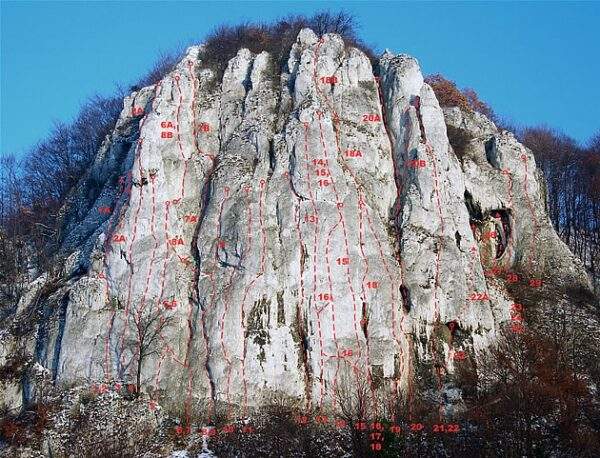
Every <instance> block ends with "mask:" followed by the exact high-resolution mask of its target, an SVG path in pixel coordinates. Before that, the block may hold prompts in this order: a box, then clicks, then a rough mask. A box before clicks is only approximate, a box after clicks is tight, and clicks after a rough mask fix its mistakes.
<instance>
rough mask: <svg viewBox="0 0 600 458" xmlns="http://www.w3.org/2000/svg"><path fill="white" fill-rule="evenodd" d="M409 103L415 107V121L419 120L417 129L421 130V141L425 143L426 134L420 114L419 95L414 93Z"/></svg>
mask: <svg viewBox="0 0 600 458" xmlns="http://www.w3.org/2000/svg"><path fill="white" fill-rule="evenodd" d="M410 104H411V105H412V106H413V107H415V111H416V113H417V121H418V122H419V131H420V132H421V143H427V135H425V125H424V124H423V115H422V114H421V97H420V96H418V95H415V96H414V97H413V99H412V100H411V102H410Z"/></svg>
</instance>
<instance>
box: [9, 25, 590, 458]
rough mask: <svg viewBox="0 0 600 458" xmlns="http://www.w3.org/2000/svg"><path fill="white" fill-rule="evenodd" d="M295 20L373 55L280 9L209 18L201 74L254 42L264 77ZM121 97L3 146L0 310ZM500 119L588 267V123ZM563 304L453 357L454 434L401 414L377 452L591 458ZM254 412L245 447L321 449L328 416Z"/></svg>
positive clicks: (165, 59)
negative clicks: (484, 347)
mask: <svg viewBox="0 0 600 458" xmlns="http://www.w3.org/2000/svg"><path fill="white" fill-rule="evenodd" d="M303 27H310V28H312V29H313V30H314V31H315V32H316V33H317V34H319V35H322V34H324V33H329V32H333V33H338V34H340V35H341V36H342V37H343V38H344V40H345V42H346V44H347V45H348V46H355V47H358V48H360V49H362V50H363V51H364V52H365V53H366V54H367V55H368V56H369V57H370V58H371V60H372V61H375V57H374V55H375V53H374V51H373V50H372V49H371V48H369V47H368V46H366V45H365V44H364V43H363V42H362V41H361V40H360V39H359V38H358V35H357V26H356V23H355V21H354V19H353V18H352V17H351V16H350V15H347V14H345V13H336V14H330V13H321V14H317V15H315V16H312V17H304V16H291V17H288V18H284V19H282V20H280V21H277V22H275V23H273V24H249V23H248V24H242V25H238V26H222V27H219V28H217V29H215V30H214V31H213V32H211V33H210V34H209V35H208V36H207V37H206V40H205V41H204V44H205V46H204V48H203V50H202V51H201V53H202V54H201V59H202V60H203V65H204V66H205V67H206V68H209V69H211V70H213V71H214V72H215V74H216V75H217V81H218V78H220V77H221V76H222V74H223V71H224V70H225V66H226V64H227V62H228V60H229V59H230V58H232V57H233V56H234V55H235V54H236V53H237V51H238V50H239V49H240V48H243V47H246V48H248V49H250V50H251V51H252V52H255V53H258V52H261V51H267V52H269V53H270V54H271V55H272V57H273V60H274V63H275V64H276V68H275V69H274V74H275V75H278V74H280V73H281V71H282V70H284V69H285V65H286V61H287V56H288V54H289V50H290V48H291V46H292V44H293V43H294V41H295V40H296V36H297V34H298V32H299V31H300V30H301V29H302V28H303ZM180 57H181V55H180V54H178V53H174V54H172V55H163V56H161V58H160V59H159V60H158V62H157V64H156V65H155V67H154V68H153V69H152V70H151V71H150V72H149V73H148V74H147V75H145V76H144V77H142V78H140V80H139V81H137V82H135V84H134V85H133V86H132V88H131V89H132V90H137V89H139V88H141V87H144V86H147V85H150V84H154V83H156V82H157V81H159V80H160V79H161V78H162V77H163V76H164V75H165V74H166V73H168V72H169V71H171V70H172V69H173V67H174V65H175V64H176V63H177V62H178V60H179V59H180ZM427 81H428V83H429V84H430V85H431V86H432V87H433V89H434V91H435V93H436V95H437V98H438V100H439V101H440V104H441V105H442V106H458V107H460V108H461V109H463V110H467V111H478V112H481V113H483V114H485V115H486V116H488V117H489V118H490V119H492V120H493V121H495V122H498V118H497V116H496V115H495V113H494V112H493V110H492V108H491V107H490V106H489V105H487V104H486V103H485V102H483V101H482V100H481V99H480V98H479V97H478V95H477V93H476V92H475V91H473V90H472V89H464V90H460V89H459V88H458V87H457V86H456V84H455V83H454V82H452V81H449V80H447V79H445V78H444V77H443V76H441V75H433V76H430V77H429V78H428V79H427ZM123 95H124V91H123V90H121V89H119V90H117V91H116V93H115V94H114V95H112V96H109V97H101V96H94V97H92V98H90V99H89V100H88V101H87V102H85V103H84V104H83V105H82V108H81V110H80V112H79V114H78V115H77V116H76V118H75V120H74V121H72V122H71V123H60V124H57V125H56V126H55V127H54V128H53V129H52V131H51V132H50V133H49V134H48V136H47V137H46V138H45V139H43V140H41V141H40V142H39V143H38V144H37V145H35V146H34V147H33V148H32V149H31V151H30V152H29V154H28V155H27V156H26V157H25V158H23V159H22V160H17V159H16V158H15V157H14V156H10V155H3V156H2V157H1V158H0V252H2V254H3V255H2V256H0V320H2V319H4V318H6V316H7V315H9V314H10V313H11V312H12V311H14V309H15V306H16V303H17V301H18V299H19V297H20V295H21V294H22V292H23V288H24V287H25V286H26V284H27V281H30V280H31V279H32V278H31V277H32V276H33V277H34V276H35V275H37V274H38V273H40V272H42V271H44V270H46V269H48V268H49V267H50V265H51V264H56V261H55V260H54V259H53V255H54V254H55V253H56V251H57V248H58V244H59V240H60V231H61V227H60V216H61V207H62V206H63V204H64V202H65V200H66V198H67V197H68V195H69V193H70V192H71V191H72V189H73V187H74V186H75V185H76V184H77V183H78V181H79V179H80V177H81V176H82V175H83V174H84V172H85V170H86V169H87V167H88V166H89V165H90V163H91V162H92V161H93V160H94V157H95V155H96V153H97V151H98V149H99V148H100V146H101V144H102V143H103V141H104V140H105V138H106V136H107V135H108V134H109V133H110V132H111V130H112V129H113V127H114V125H115V122H116V120H117V118H118V115H119V113H120V110H121V108H122V102H121V100H122V97H123ZM499 124H500V125H502V123H499ZM510 130H512V131H514V132H515V134H516V135H517V137H518V138H519V139H520V140H521V141H522V142H523V143H524V144H525V145H526V146H527V147H529V148H530V149H531V150H532V151H533V152H534V154H535V157H536V162H537V164H538V167H539V168H540V169H541V171H542V172H543V173H544V176H545V178H546V183H547V207H548V213H549V215H550V218H551V220H552V222H553V224H554V226H555V228H556V230H557V231H558V233H559V235H560V236H561V237H562V238H563V240H564V241H565V242H566V243H567V244H568V245H569V247H570V248H571V249H572V250H573V252H574V253H576V254H577V255H578V256H579V257H580V258H581V259H582V260H583V261H584V263H585V264H586V266H587V268H588V270H589V271H590V272H591V273H592V275H593V276H595V277H596V278H598V275H599V274H600V270H599V269H600V265H599V264H600V133H599V134H597V135H596V136H595V137H593V138H592V139H591V140H590V141H589V143H588V144H587V145H585V146H582V145H579V144H577V142H575V141H574V140H573V139H571V138H569V137H567V136H566V135H564V134H561V133H559V132H557V131H555V130H552V129H550V128H547V127H522V128H515V127H513V128H511V129H510ZM449 137H450V141H451V142H452V144H453V146H454V147H455V149H456V150H460V145H461V143H462V142H464V141H465V139H464V138H460V137H459V133H456V132H453V131H449ZM529 314H530V315H529ZM576 315H577V313H576V310H570V311H564V312H563V314H562V315H560V316H557V315H556V314H555V316H554V318H555V319H554V320H552V321H549V320H545V321H544V320H543V319H540V318H538V319H539V320H540V321H543V323H539V326H532V327H531V329H530V331H527V332H526V333H523V334H514V333H507V334H506V335H505V336H503V338H502V339H501V340H500V342H499V344H498V346H497V348H495V349H494V350H493V351H492V352H491V353H490V355H489V357H488V358H487V359H485V360H484V361H483V363H482V364H481V366H480V367H477V372H475V371H474V369H475V368H474V366H473V363H472V362H471V361H469V360H466V361H464V362H460V363H458V365H459V370H458V374H459V376H460V379H461V380H460V382H459V385H461V386H462V388H463V390H464V393H465V403H466V407H467V410H466V412H464V413H462V414H460V417H459V418H458V419H457V421H460V422H461V425H463V428H462V429H463V431H462V432H461V434H459V435H456V436H448V435H439V434H437V435H436V434H432V433H431V432H424V433H423V435H422V436H416V435H409V436H406V432H407V430H410V427H411V426H410V423H409V422H407V423H406V424H403V426H402V428H403V430H404V434H405V438H402V436H398V437H396V436H394V435H388V434H387V433H386V434H385V447H384V452H383V453H382V454H381V456H397V454H399V453H404V454H406V453H409V454H411V455H419V454H420V455H423V454H426V455H428V456H433V455H435V454H436V453H438V452H439V450H440V447H441V448H442V449H446V450H447V451H448V453H449V455H448V456H458V455H461V456H474V455H480V456H481V455H482V454H483V455H484V456H495V454H496V453H498V450H500V451H502V450H507V449H510V450H514V453H515V456H523V455H528V456H534V455H535V454H537V456H544V454H548V453H551V452H553V451H554V452H556V451H558V450H560V452H561V453H563V455H562V456H568V455H569V454H571V456H575V455H577V456H593V454H594V451H595V450H598V448H600V444H599V443H598V439H597V437H598V434H599V433H600V413H599V412H600V409H599V406H598V401H597V399H596V400H594V396H593V395H594V392H595V391H594V390H597V388H598V386H600V367H598V362H597V360H598V359H597V357H595V355H594V351H595V347H594V345H593V340H591V341H589V340H586V339H588V338H589V336H590V334H589V333H587V334H586V332H585V328H584V327H583V325H578V326H579V327H578V328H576V329H575V331H569V333H568V334H566V333H565V329H571V328H572V323H574V322H576V319H577V316H576ZM526 318H527V319H528V320H529V319H531V320H532V321H531V323H534V322H535V319H536V316H535V314H534V311H533V310H529V311H527V312H526ZM536 329H537V331H536ZM541 329H544V332H541V331H540V330H541ZM28 364H29V360H28V359H27V358H26V357H25V356H23V355H15V357H14V358H12V359H11V360H10V361H9V364H7V365H5V366H3V367H0V380H1V379H6V380H8V379H11V378H15V377H20V376H21V372H22V371H23V370H24V369H23V368H24V367H26V366H27V365H28ZM590 387H595V388H590ZM362 392H363V391H362V390H358V391H357V390H353V391H352V392H346V393H339V403H340V405H342V406H343V405H345V406H346V407H347V409H346V410H347V412H348V415H347V416H348V418H347V419H346V420H347V421H353V420H356V418H359V417H360V415H361V412H360V411H357V410H356V406H357V405H361V404H363V403H364V399H363V400H361V399H358V398H359V397H360V396H363V394H361V393H362ZM596 393H597V391H596ZM133 401H135V399H134V400H133ZM425 405H426V404H425V402H423V406H425ZM49 408H50V407H49V406H45V405H43V404H37V405H35V406H30V408H28V409H27V412H24V413H21V414H14V413H8V412H3V413H1V414H0V415H1V416H2V417H3V419H2V420H0V435H1V436H2V438H3V440H4V441H6V442H9V443H13V444H22V443H26V442H27V441H28V440H29V436H28V434H29V433H30V432H31V431H33V432H34V434H38V435H39V433H40V431H41V430H42V429H43V427H45V426H46V425H47V423H48V421H49V420H48V410H49ZM53 408H54V406H53ZM413 414H414V418H416V419H418V421H419V422H422V423H426V424H432V423H436V421H437V418H436V417H435V416H434V415H433V413H432V412H430V411H429V412H428V411H427V409H426V408H425V407H423V409H421V410H419V408H418V407H417V412H414V413H413ZM266 415H267V418H268V421H266V422H265V424H264V425H263V429H262V432H261V434H263V436H262V441H263V443H262V444H258V445H261V446H263V447H264V444H278V445H277V446H276V447H270V450H267V452H268V453H274V452H275V453H276V455H283V454H288V453H289V456H291V455H292V452H294V451H298V450H300V451H304V452H306V451H309V455H310V456H316V455H317V454H320V453H322V449H321V448H319V447H315V443H317V442H319V440H318V439H315V438H318V437H324V436H323V435H324V434H325V432H324V431H325V430H326V429H327V428H328V427H329V426H326V425H317V426H314V427H313V426H307V427H303V426H299V425H297V424H296V423H290V418H294V417H295V416H296V415H298V412H295V411H294V410H293V408H291V407H289V406H285V405H277V406H273V407H272V409H271V410H270V411H268V412H266ZM372 420H373V421H374V420H376V419H372ZM409 420H410V421H413V420H414V419H409ZM413 424H414V423H413ZM290 425H291V426H290ZM292 426H294V427H298V428H299V431H301V432H299V433H298V434H297V435H295V436H294V437H296V438H297V439H295V442H294V441H292V440H289V441H287V442H286V443H285V444H284V443H282V441H281V440H280V438H281V437H282V434H284V433H286V432H287V433H289V431H290V429H291V427H292ZM370 433H371V432H370V431H356V430H355V429H352V431H351V433H350V434H351V441H350V442H348V440H347V437H346V436H342V437H341V439H340V437H339V435H336V434H337V433H332V434H331V437H332V440H334V441H338V443H335V444H334V445H332V448H336V447H337V448H344V447H345V448H346V449H347V447H348V443H351V447H352V450H351V451H350V452H351V453H354V454H355V456H367V455H368V453H369V434H370ZM230 437H232V438H233V439H232V440H233V441H234V445H233V446H232V445H231V444H227V443H223V444H220V445H219V447H221V451H222V452H223V453H224V454H227V453H228V452H230V451H231V449H232V447H233V448H234V449H236V450H239V449H240V448H244V449H245V450H247V453H249V454H250V455H251V454H252V451H253V449H252V447H253V446H254V447H256V446H258V445H257V443H256V442H257V441H253V442H254V443H249V442H248V440H247V439H244V436H243V435H242V436H240V435H237V436H235V435H232V436H230ZM235 441H238V442H237V443H235ZM251 442H252V441H251ZM321 442H323V441H321ZM284 447H291V448H290V449H289V450H287V449H285V448H284ZM293 447H296V448H295V449H293ZM97 449H98V444H94V445H91V446H90V450H89V451H88V452H90V453H93V451H95V450H97ZM217 451H219V450H217ZM117 453H123V451H122V450H121V451H117V452H115V454H114V456H117ZM123 456H129V455H127V454H126V453H125V455H123ZM255 456H257V455H255ZM265 456H274V455H268V454H267V455H265ZM297 456H302V455H297ZM559 456H561V455H559Z"/></svg>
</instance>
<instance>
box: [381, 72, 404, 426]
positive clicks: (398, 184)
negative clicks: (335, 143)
mask: <svg viewBox="0 0 600 458" xmlns="http://www.w3.org/2000/svg"><path fill="white" fill-rule="evenodd" d="M380 82H381V79H380V78H378V77H376V78H375V84H376V86H377V93H378V94H379V103H380V105H381V106H380V110H381V117H382V119H383V126H384V129H385V132H386V135H387V137H388V141H389V143H390V151H391V155H392V163H393V168H394V182H395V183H396V202H395V204H394V205H395V206H396V209H395V211H394V220H396V219H397V218H398V215H399V213H400V211H401V208H400V202H401V193H402V186H403V180H402V178H403V177H402V176H400V170H399V167H398V162H397V160H396V155H395V153H394V143H393V141H392V136H391V134H390V132H389V129H388V121H387V114H386V110H385V103H384V100H383V92H382V90H381V84H380ZM371 230H372V231H373V229H371ZM373 234H375V231H373ZM376 238H377V237H376ZM377 243H378V245H379V248H380V252H381V257H382V260H383V259H384V257H383V250H382V248H381V244H380V243H379V240H377ZM398 267H399V269H400V285H401V286H402V285H404V283H405V281H404V269H403V268H402V259H399V260H398ZM386 271H387V272H388V276H389V278H390V282H392V281H393V280H392V276H391V274H390V273H389V270H388V269H387V267H386ZM392 303H393V304H394V303H395V300H394V293H393V290H392ZM404 318H405V317H404V315H403V316H402V318H401V319H400V332H402V333H403V334H404V327H403V322H404ZM394 323H395V308H394V306H392V324H393V325H392V330H393V332H394V339H395V340H396V342H397V344H398V348H399V350H400V369H399V370H400V373H402V371H403V370H404V368H405V358H404V351H403V349H402V346H401V345H400V343H399V341H398V338H397V337H396V335H395V325H394ZM408 357H409V358H410V353H409V354H408ZM411 383H412V381H411V380H410V377H409V379H408V406H409V416H410V415H411V412H412V395H411ZM393 392H394V400H396V398H397V396H398V380H394V390H393ZM392 420H393V421H395V415H393V417H392Z"/></svg>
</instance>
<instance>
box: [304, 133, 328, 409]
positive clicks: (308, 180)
mask: <svg viewBox="0 0 600 458" xmlns="http://www.w3.org/2000/svg"><path fill="white" fill-rule="evenodd" d="M308 128H309V124H308V123H307V122H305V123H304V160H305V163H306V183H307V184H308V193H309V197H310V203H311V207H312V210H313V214H312V215H306V220H307V222H309V220H310V219H312V222H313V224H314V226H315V227H314V236H313V256H312V268H313V269H312V270H313V275H312V277H313V278H312V284H313V288H312V295H311V299H310V300H309V305H310V304H311V302H313V301H315V300H316V298H317V255H318V240H319V230H320V225H319V221H320V219H319V218H320V217H319V210H318V209H317V205H316V203H315V202H316V201H315V195H314V193H313V189H312V183H311V173H310V157H309V153H308ZM309 217H312V218H309ZM315 312H316V307H315ZM316 315H317V333H318V335H319V353H320V356H319V380H320V391H319V409H320V410H322V409H323V397H324V390H325V386H324V380H323V371H324V367H323V365H324V361H323V346H324V344H323V332H322V330H321V315H320V313H319V312H316Z"/></svg>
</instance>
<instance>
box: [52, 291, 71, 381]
mask: <svg viewBox="0 0 600 458" xmlns="http://www.w3.org/2000/svg"><path fill="white" fill-rule="evenodd" d="M68 306H69V292H68V291H67V294H65V295H64V296H63V298H62V299H61V301H60V309H59V311H58V331H57V334H56V341H55V343H54V355H53V358H52V380H53V382H54V384H56V376H57V374H58V362H59V361H60V352H61V349H62V339H63V335H64V332H65V323H66V319H67V307H68Z"/></svg>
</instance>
